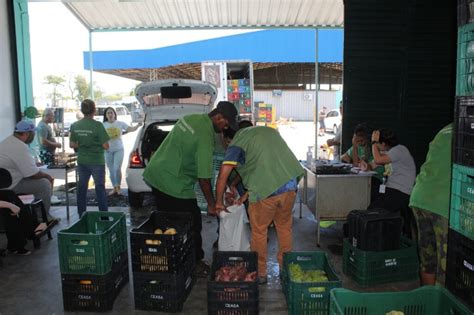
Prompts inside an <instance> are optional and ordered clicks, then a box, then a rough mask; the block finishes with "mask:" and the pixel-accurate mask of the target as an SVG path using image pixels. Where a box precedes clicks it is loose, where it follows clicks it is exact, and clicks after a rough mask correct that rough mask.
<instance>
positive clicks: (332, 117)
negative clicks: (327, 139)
mask: <svg viewBox="0 0 474 315" xmlns="http://www.w3.org/2000/svg"><path fill="white" fill-rule="evenodd" d="M341 121H342V116H341V113H340V112H339V110H338V109H334V110H331V111H329V112H328V113H327V114H326V118H324V125H325V126H326V131H327V132H329V131H332V132H333V133H337V129H338V128H339V126H340V125H341Z"/></svg>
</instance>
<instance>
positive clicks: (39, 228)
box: [34, 222, 48, 236]
mask: <svg viewBox="0 0 474 315" xmlns="http://www.w3.org/2000/svg"><path fill="white" fill-rule="evenodd" d="M47 228H48V226H47V225H46V223H43V222H42V223H40V224H38V226H37V227H36V229H35V231H34V233H35V236H38V235H40V234H41V233H43V232H44V231H45V230H46V229H47Z"/></svg>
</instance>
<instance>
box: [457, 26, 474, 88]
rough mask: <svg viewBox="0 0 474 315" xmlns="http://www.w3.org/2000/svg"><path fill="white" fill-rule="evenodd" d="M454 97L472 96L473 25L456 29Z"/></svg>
mask: <svg viewBox="0 0 474 315" xmlns="http://www.w3.org/2000/svg"><path fill="white" fill-rule="evenodd" d="M456 71H457V78H456V95H457V96H468V95H474V24H473V23H471V24H466V25H464V26H463V27H460V28H458V52H457V67H456Z"/></svg>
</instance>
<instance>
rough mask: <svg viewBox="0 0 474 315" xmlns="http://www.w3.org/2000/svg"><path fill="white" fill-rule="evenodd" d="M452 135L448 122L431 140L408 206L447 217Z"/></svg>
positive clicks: (451, 126) (451, 127) (450, 125)
mask: <svg viewBox="0 0 474 315" xmlns="http://www.w3.org/2000/svg"><path fill="white" fill-rule="evenodd" d="M452 137H453V125H452V124H449V125H447V126H446V127H444V128H443V129H441V131H439V132H438V134H437V135H436V136H435V137H434V139H433V141H431V143H430V147H429V150H428V154H427V155H426V161H425V163H423V165H422V166H421V168H420V173H419V174H418V176H417V177H416V183H415V187H413V191H412V192H411V196H410V207H416V208H420V209H423V210H426V211H430V212H433V213H436V214H438V215H440V216H442V217H445V218H448V213H449V194H450V185H451V182H450V179H451V145H452Z"/></svg>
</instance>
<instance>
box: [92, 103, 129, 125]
mask: <svg viewBox="0 0 474 315" xmlns="http://www.w3.org/2000/svg"><path fill="white" fill-rule="evenodd" d="M109 107H112V108H113V109H115V112H116V113H117V120H119V121H123V122H124V123H127V125H129V126H131V125H132V115H131V114H130V112H129V111H128V108H127V107H125V106H123V105H112V106H110V105H96V106H95V115H94V119H95V120H97V121H100V122H103V121H104V113H105V110H106V109H107V108H109Z"/></svg>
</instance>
